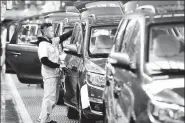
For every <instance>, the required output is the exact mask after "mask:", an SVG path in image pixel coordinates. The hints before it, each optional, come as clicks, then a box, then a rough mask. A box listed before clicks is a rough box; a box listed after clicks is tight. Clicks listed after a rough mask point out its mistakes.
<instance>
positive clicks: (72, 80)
mask: <svg viewBox="0 0 185 123" xmlns="http://www.w3.org/2000/svg"><path fill="white" fill-rule="evenodd" d="M82 41H83V35H82V26H81V23H76V24H75V26H74V29H73V34H72V37H71V42H70V44H75V45H77V46H78V45H82ZM65 63H66V67H67V68H68V70H67V72H66V80H65V87H66V94H65V98H64V101H65V103H66V104H68V105H69V106H71V107H74V108H76V107H77V98H76V96H77V95H76V93H77V92H76V88H77V82H78V80H79V78H78V77H79V76H78V75H79V71H78V68H79V66H80V64H81V63H82V58H81V57H79V56H77V55H69V54H67V56H66V59H65Z"/></svg>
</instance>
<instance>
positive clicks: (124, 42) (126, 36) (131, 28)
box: [120, 19, 136, 52]
mask: <svg viewBox="0 0 185 123" xmlns="http://www.w3.org/2000/svg"><path fill="white" fill-rule="evenodd" d="M135 24H136V20H135V19H132V20H129V22H128V25H127V27H126V29H125V34H124V36H123V39H122V43H121V48H120V50H121V51H120V52H125V48H126V47H129V45H130V40H131V36H132V34H133V31H134V29H135Z"/></svg>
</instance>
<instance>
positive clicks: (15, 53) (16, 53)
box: [10, 52, 21, 56]
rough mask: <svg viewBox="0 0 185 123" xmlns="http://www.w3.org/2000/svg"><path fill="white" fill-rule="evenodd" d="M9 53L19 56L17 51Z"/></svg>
mask: <svg viewBox="0 0 185 123" xmlns="http://www.w3.org/2000/svg"><path fill="white" fill-rule="evenodd" d="M10 54H11V55H15V56H20V55H21V53H18V52H10Z"/></svg>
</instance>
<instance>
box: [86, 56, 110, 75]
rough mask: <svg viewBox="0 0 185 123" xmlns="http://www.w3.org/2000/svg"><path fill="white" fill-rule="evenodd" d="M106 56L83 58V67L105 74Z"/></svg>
mask: <svg viewBox="0 0 185 123" xmlns="http://www.w3.org/2000/svg"><path fill="white" fill-rule="evenodd" d="M106 60H107V58H93V59H86V60H85V67H86V69H87V71H89V72H94V73H100V74H105V64H106Z"/></svg>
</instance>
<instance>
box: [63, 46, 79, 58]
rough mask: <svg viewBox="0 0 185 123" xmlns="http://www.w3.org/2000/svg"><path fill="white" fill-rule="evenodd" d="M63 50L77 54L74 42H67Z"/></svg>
mask: <svg viewBox="0 0 185 123" xmlns="http://www.w3.org/2000/svg"><path fill="white" fill-rule="evenodd" d="M64 52H65V53H67V54H71V55H78V54H77V46H76V45H75V44H68V45H66V46H65V47H64Z"/></svg>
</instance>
